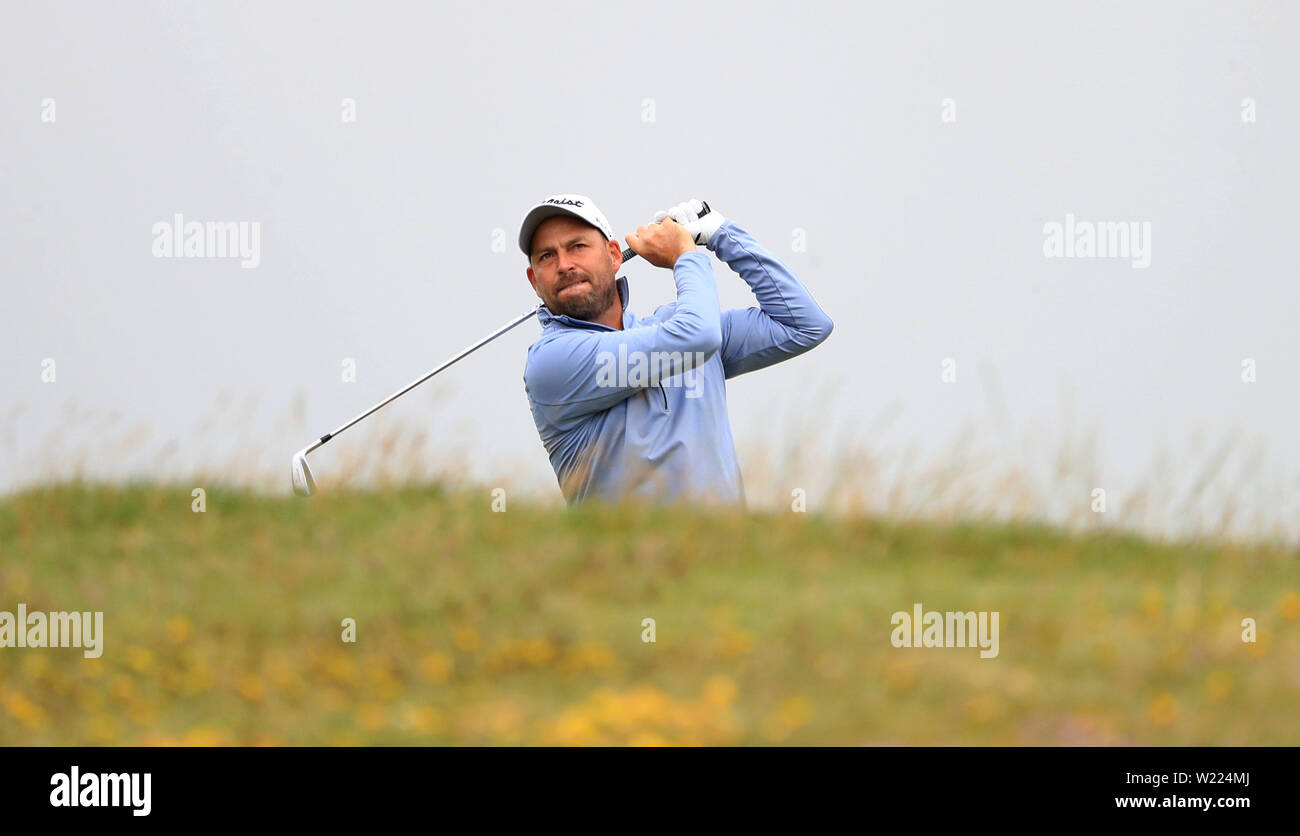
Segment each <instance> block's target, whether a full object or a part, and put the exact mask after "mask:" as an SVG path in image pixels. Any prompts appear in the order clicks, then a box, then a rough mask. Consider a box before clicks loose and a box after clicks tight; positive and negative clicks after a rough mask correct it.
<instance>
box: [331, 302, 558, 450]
mask: <svg viewBox="0 0 1300 836" xmlns="http://www.w3.org/2000/svg"><path fill="white" fill-rule="evenodd" d="M537 311H538V308H533V309H532V310H531V311H529V312H528V313H526V314H524V315H523V316H520V317H517V318H515V319H512V320H511V321H510V322H508V323H506V324H505V325H503V326H501V327H500V328H498V329H497V330H495V331H493V332H492V333H491V334H488V335H487V336H486V337H484V338H483V339H481V340H479V341H478V342H476V343H474V344H473V345H471V346H470V347H469V348H467V349H465V350H464V351H462V352H460V353H459V354H457V355H456V356H455V357H452V358H451V359H450V360H448V361H447V362H445V363H443V364H442V365H441V366H438V367H437V368H436V369H433V370H432V371H430V372H428V373H427V374H425V375H424V376H423V377H421V378H420V379H419V380H415V381H412V382H411V383H409V384H407V385H406V386H403V387H402V388H401V389H400V390H398V391H397V392H394V393H393V394H391V395H389V396H388V397H387V398H385V399H384V400H383V401H381V402H379V403H377V404H375V405H374V406H372V407H370V408H369V409H367V410H366V411H365V412H363V413H361V414H360V415H358V416H357V417H355V418H353V419H352V420H351V421H348V422H347V423H346V424H344V425H343V426H341V427H339V428H338V429H337V430H334V431H333V432H330V433H326V434H325V435H323V436H321V437H320V440H319V441H317V442H316V443H315V444H313V445H312V446H311V447H308V448H307V452H309V453H310V452H311V451H312V450H315V449H316V448H317V447H320V446H321V445H322V444H324V443H325V442H327V441H329V440H330V439H331V438H333V437H334V436H336V435H338V434H339V433H341V432H343V431H344V430H346V429H347V428H348V427H350V426H352V425H353V424H355V423H357V422H358V421H360V420H362V419H363V418H368V417H369V416H371V415H373V414H375V413H376V412H378V411H379V410H380V409H383V408H384V407H385V406H388V405H389V404H390V403H392V402H393V401H395V400H397V399H398V398H400V397H401V396H402V395H405V394H406V393H407V392H409V391H411V390H412V389H414V388H415V387H417V386H419V385H420V384H421V383H423V382H424V381H426V380H428V379H429V378H431V377H433V376H434V375H435V374H437V373H438V372H440V371H442V370H443V369H445V368H447V367H448V366H450V365H452V364H453V363H455V362H456V361H457V360H461V359H463V358H465V357H467V356H469V355H470V354H473V353H474V352H475V351H478V350H479V349H480V348H482V347H483V346H485V345H487V344H488V343H490V342H492V341H493V340H495V339H496V338H497V337H499V336H501V335H502V334H504V333H505V332H507V331H509V330H510V329H511V328H514V327H515V326H517V325H521V324H522V323H524V322H526V321H527V320H529V319H531V318H533V317H534V316H537Z"/></svg>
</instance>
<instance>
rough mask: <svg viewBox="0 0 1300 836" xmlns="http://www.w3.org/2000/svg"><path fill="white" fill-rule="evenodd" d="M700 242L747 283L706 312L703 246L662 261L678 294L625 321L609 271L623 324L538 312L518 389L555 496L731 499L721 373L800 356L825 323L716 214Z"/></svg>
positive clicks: (710, 302) (712, 289) (779, 267)
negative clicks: (724, 305) (747, 293)
mask: <svg viewBox="0 0 1300 836" xmlns="http://www.w3.org/2000/svg"><path fill="white" fill-rule="evenodd" d="M708 248H709V249H710V250H712V251H713V252H714V254H715V255H716V256H717V257H718V258H719V259H721V260H722V261H724V262H726V264H727V265H728V266H729V267H731V269H732V270H734V271H735V272H737V273H739V274H740V277H741V278H742V279H744V280H745V282H746V283H747V284H748V285H749V286H750V288H751V289H752V290H753V291H754V296H755V298H756V299H757V300H758V305H759V306H758V307H757V308H745V309H736V310H730V311H721V310H719V304H718V289H717V286H716V285H715V284H714V277H713V265H712V263H711V262H710V261H709V256H708V254H707V253H705V252H700V251H695V252H689V253H685V254H684V255H682V256H681V257H680V258H678V259H677V262H676V264H675V265H674V266H673V280H674V281H675V282H676V283H677V301H676V302H670V303H668V304H666V305H661V306H660V307H659V308H657V309H656V310H655V312H654V313H653V314H651V315H650V316H648V317H645V318H638V317H636V316H635V315H634V314H632V313H631V312H630V311H629V310H628V309H627V303H628V296H629V294H628V287H627V279H625V278H621V277H620V278H619V279H618V280H617V286H618V294H619V299H620V300H621V301H622V303H623V329H622V330H618V329H615V328H610V327H609V326H607V325H602V324H599V323H595V322H588V321H586V320H580V319H573V318H571V317H568V316H556V315H555V314H553V313H551V311H550V310H549V309H548V308H546V307H545V306H543V307H541V308H540V309H539V311H538V315H537V319H538V322H539V323H540V324H541V325H542V335H541V337H539V338H538V339H537V341H536V342H534V343H533V344H532V346H530V347H529V349H528V360H527V362H526V363H525V365H524V389H525V391H526V392H527V394H528V403H529V406H530V407H531V409H532V413H533V421H534V422H535V423H536V424H537V432H538V434H539V435H540V436H541V439H542V444H543V445H544V446H545V447H546V452H547V453H548V454H549V455H550V458H551V466H552V467H553V468H554V469H555V476H556V479H557V480H558V481H559V484H560V489H561V491H562V492H563V493H564V497H565V499H566V500H567V501H568V502H569V503H570V504H576V503H579V502H582V501H584V500H586V499H589V498H590V499H601V500H606V501H618V500H623V499H634V500H648V501H651V502H675V501H688V502H692V503H697V504H698V503H705V504H740V505H743V504H744V501H745V495H744V486H743V483H742V481H741V475H740V464H739V463H738V462H737V460H736V447H735V442H734V440H733V439H732V436H731V422H730V418H729V417H728V415H727V390H726V379H727V378H730V377H735V376H736V375H739V374H744V373H746V372H752V371H754V370H756V369H761V368H764V367H766V366H771V365H773V364H774V363H779V362H781V361H782V360H788V359H790V358H791V357H794V356H796V355H799V354H802V353H804V352H805V351H807V350H809V349H810V348H812V347H813V346H816V345H818V344H819V343H821V342H822V341H823V340H825V339H826V337H827V336H829V335H830V333H831V328H832V325H833V324H832V322H831V320H830V317H828V316H827V315H826V314H825V313H824V312H823V311H822V309H821V308H820V307H818V305H817V303H816V302H815V301H813V298H812V295H811V294H809V292H808V290H807V288H805V287H804V286H803V285H802V284H800V282H799V280H798V279H797V278H795V276H794V274H793V273H792V272H790V269H789V268H788V267H786V266H785V265H784V264H782V263H781V262H780V261H779V260H778V259H777V258H776V257H775V256H773V255H772V254H771V253H770V252H768V251H767V250H765V249H764V248H763V247H762V246H761V245H760V244H759V243H758V242H757V241H755V240H754V239H753V237H751V236H750V235H749V233H747V232H745V230H743V229H741V228H740V227H739V226H737V225H736V223H735V222H734V221H730V220H728V221H726V222H724V223H723V224H722V226H721V227H719V229H718V231H717V232H716V233H715V234H714V236H713V237H712V238H711V239H710V240H709V244H708Z"/></svg>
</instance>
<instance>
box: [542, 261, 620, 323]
mask: <svg viewBox="0 0 1300 836" xmlns="http://www.w3.org/2000/svg"><path fill="white" fill-rule="evenodd" d="M581 281H586V282H587V289H586V290H585V291H581V292H578V293H564V288H563V287H561V288H560V289H559V290H558V291H556V294H555V298H554V299H552V300H551V301H550V302H548V303H547V305H546V307H548V308H550V309H551V312H552V313H555V314H560V315H563V316H570V317H573V318H574V319H584V320H587V321H588V322H591V321H594V320H595V319H596V317H598V316H600V315H601V314H603V313H604V312H605V311H606V310H608V309H609V307H610V306H611V305H613V304H614V299H615V295H616V294H617V292H618V291H617V288H616V287H615V286H614V280H613V277H609V278H608V279H607V280H606V281H605V282H604V283H603V284H602V283H601V282H600V281H599V280H597V279H596V277H594V276H591V275H589V274H587V273H578V274H576V276H575V277H574V278H573V280H572V281H571V282H570V284H572V283H575V282H581ZM565 287H567V285H566V286H565ZM562 293H563V294H564V298H563V299H561V298H560V294H562Z"/></svg>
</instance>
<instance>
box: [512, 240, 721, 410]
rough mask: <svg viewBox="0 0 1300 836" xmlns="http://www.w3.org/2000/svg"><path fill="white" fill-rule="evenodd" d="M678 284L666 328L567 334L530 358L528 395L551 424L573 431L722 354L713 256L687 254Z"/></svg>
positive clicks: (676, 275) (677, 271)
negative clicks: (597, 414)
mask: <svg viewBox="0 0 1300 836" xmlns="http://www.w3.org/2000/svg"><path fill="white" fill-rule="evenodd" d="M673 280H674V281H675V282H676V283H677V302H676V305H675V306H674V310H673V311H672V313H671V315H670V316H668V318H666V319H664V320H663V321H662V322H656V323H654V324H652V325H640V326H637V327H635V328H625V329H623V330H621V331H604V330H599V331H597V330H586V329H580V328H567V329H564V332H563V333H562V334H560V335H559V336H557V337H556V338H555V339H553V340H549V341H547V342H545V343H542V344H539V345H537V346H536V347H535V348H534V350H532V351H530V352H529V355H528V362H527V364H526V366H525V368H524V388H525V389H526V390H527V392H528V397H529V398H530V399H531V400H532V401H533V403H534V404H535V406H536V408H538V409H540V410H541V411H542V412H543V413H544V415H545V417H546V419H547V421H548V422H550V423H551V424H552V425H555V426H557V427H560V428H563V427H564V426H566V425H571V424H572V423H573V422H575V421H576V420H578V419H580V418H582V417H583V416H585V415H588V414H590V413H593V412H601V411H603V410H606V409H609V408H610V407H611V406H613V405H615V404H617V403H619V402H620V401H622V400H625V399H627V398H629V397H631V396H632V395H634V394H636V393H637V392H639V391H641V390H643V389H646V388H649V387H651V386H657V385H658V384H659V381H661V380H666V379H668V378H671V377H673V376H675V375H677V374H681V373H682V372H684V371H687V370H689V369H691V368H698V367H699V364H701V363H703V362H707V361H708V360H709V359H710V358H712V357H713V355H715V354H717V353H718V349H719V348H720V347H721V345H722V326H721V311H720V310H719V306H718V288H717V285H716V283H715V282H714V278H713V265H712V264H711V263H710V261H709V255H708V253H706V252H699V251H697V252H688V253H684V254H683V255H682V256H681V257H680V258H678V259H677V262H676V264H674V265H673ZM638 369H640V370H644V372H645V374H644V375H643V374H638V373H637V370H638ZM628 371H631V372H632V373H631V374H627V373H620V372H628Z"/></svg>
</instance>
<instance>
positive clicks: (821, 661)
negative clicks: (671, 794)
mask: <svg viewBox="0 0 1300 836" xmlns="http://www.w3.org/2000/svg"><path fill="white" fill-rule="evenodd" d="M193 501H194V500H193V499H192V497H191V494H190V488H189V487H188V486H185V487H182V486H166V485H148V484H144V485H142V484H133V485H125V486H107V485H85V484H63V485H56V486H50V487H45V488H39V489H34V490H29V491H27V492H24V493H21V494H16V495H13V496H9V497H7V498H5V499H2V500H0V610H4V611H9V612H15V611H16V608H17V605H18V604H19V603H23V604H26V606H27V609H28V611H29V612H30V611H34V610H43V611H57V610H92V611H94V610H102V611H103V613H104V652H103V655H102V657H100V658H98V659H87V658H84V656H83V653H82V651H81V650H79V649H73V648H49V649H33V648H0V745H28V744H54V745H70V744H92V745H95V744H143V745H164V744H178V743H179V744H193V745H207V744H235V745H246V744H307V745H314V744H345V745H346V744H439V743H452V744H551V743H554V744H597V745H599V744H638V745H639V744H655V743H668V744H742V745H750V744H844V745H860V744H1012V745H1018V744H1055V743H1064V744H1126V743H1139V744H1210V745H1213V744H1288V745H1296V744H1300V725H1297V724H1296V723H1295V711H1294V709H1295V706H1296V705H1297V704H1300V561H1298V560H1297V558H1298V557H1300V554H1297V552H1296V551H1295V550H1289V551H1288V550H1286V549H1284V548H1281V547H1275V546H1263V545H1260V546H1238V545H1223V546H1211V545H1202V544H1182V545H1159V544H1154V543H1150V542H1146V541H1143V540H1141V539H1138V538H1134V537H1127V536H1117V535H1103V534H1098V535H1087V536H1083V535H1067V534H1065V533H1063V532H1059V531H1056V530H1053V529H1049V528H1043V527H1034V526H1022V525H1002V524H985V523H978V524H975V523H971V524H919V523H894V522H887V521H881V520H878V519H868V518H827V517H821V516H817V515H812V514H796V513H787V514H784V515H756V514H750V515H745V514H728V515H717V514H710V513H705V512H692V511H689V510H687V511H670V510H666V509H661V510H655V511H648V512H647V511H644V510H638V509H632V508H609V507H605V508H598V507H591V508H584V509H579V510H571V511H557V510H554V509H547V508H540V507H529V506H527V505H524V504H516V503H513V502H512V503H511V504H510V505H509V506H508V510H507V511H506V512H504V513H493V512H492V510H491V497H490V496H488V494H487V491H486V490H484V491H480V492H448V491H444V490H442V489H440V488H439V487H437V486H420V487H409V488H403V489H394V490H391V491H385V492H368V493H358V492H348V491H342V490H340V491H333V492H329V493H324V494H321V495H319V496H317V497H314V498H312V499H310V500H302V499H296V498H281V497H268V496H263V495H258V494H254V493H249V492H231V491H225V490H217V489H214V490H211V491H209V492H208V494H207V496H206V510H205V511H204V512H202V513H196V512H194V511H193V510H192V508H191V506H192V503H193ZM914 603H920V604H922V605H923V607H924V608H925V609H926V610H938V611H945V610H956V611H971V610H976V611H977V610H989V611H994V610H995V611H998V612H999V614H1000V620H999V626H1000V635H999V654H998V656H997V657H996V658H992V659H981V658H980V655H979V651H978V649H976V648H942V649H936V648H928V649H926V648H896V647H894V646H892V644H891V642H890V634H891V631H892V627H891V615H892V614H893V613H894V612H896V611H908V612H910V611H911V609H912V605H913V604H914ZM1246 617H1250V618H1254V619H1255V620H1256V622H1257V624H1258V640H1257V641H1256V642H1253V643H1247V642H1243V641H1242V637H1241V634H1242V626H1241V621H1242V619H1243V618H1246ZM345 618H351V619H355V624H356V630H355V633H356V635H355V638H356V641H355V642H344V641H343V640H342V638H341V636H342V634H343V631H344V628H343V626H342V622H343V619H345ZM644 619H654V624H655V627H654V630H655V641H654V642H646V641H643V633H644V632H645V628H643V620H644Z"/></svg>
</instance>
